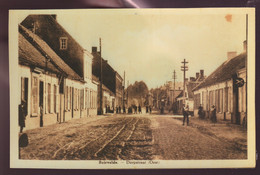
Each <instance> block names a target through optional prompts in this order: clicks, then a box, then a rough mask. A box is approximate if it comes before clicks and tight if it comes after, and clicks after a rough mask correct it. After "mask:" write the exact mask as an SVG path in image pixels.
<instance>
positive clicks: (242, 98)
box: [238, 69, 247, 124]
mask: <svg viewBox="0 0 260 175" xmlns="http://www.w3.org/2000/svg"><path fill="white" fill-rule="evenodd" d="M238 77H240V78H243V79H244V81H245V83H244V86H242V87H239V88H238V96H239V98H238V112H239V113H240V116H239V117H240V124H243V121H244V120H247V113H246V111H247V105H246V104H247V100H246V98H247V95H246V93H247V88H246V87H247V84H246V69H242V70H240V71H238Z"/></svg>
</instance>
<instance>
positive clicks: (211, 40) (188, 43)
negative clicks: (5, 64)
mask: <svg viewBox="0 0 260 175" xmlns="http://www.w3.org/2000/svg"><path fill="white" fill-rule="evenodd" d="M9 14H10V17H9V25H10V26H11V27H10V28H9V46H10V50H9V52H10V57H9V63H10V103H11V107H10V109H11V110H10V123H11V126H10V165H11V167H12V168H61V169H67V168H70V169H71V168H76V169H120V168H122V169H123V168H249V167H254V166H255V160H256V158H255V156H256V155H255V102H254V98H255V97H254V93H255V86H254V84H255V31H254V30H255V29H254V28H255V11H254V9H253V8H219V9H213V8H212V9H103V10H102V9H88V10H83V9H81V10H11V11H9Z"/></svg>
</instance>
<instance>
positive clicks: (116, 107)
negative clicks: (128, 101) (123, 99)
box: [116, 106, 118, 114]
mask: <svg viewBox="0 0 260 175" xmlns="http://www.w3.org/2000/svg"><path fill="white" fill-rule="evenodd" d="M116 113H117V114H118V106H116Z"/></svg>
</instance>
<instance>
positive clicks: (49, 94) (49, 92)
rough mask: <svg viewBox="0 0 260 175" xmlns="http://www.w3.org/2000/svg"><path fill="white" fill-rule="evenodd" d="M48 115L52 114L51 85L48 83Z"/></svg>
mask: <svg viewBox="0 0 260 175" xmlns="http://www.w3.org/2000/svg"><path fill="white" fill-rule="evenodd" d="M48 113H51V84H50V83H48Z"/></svg>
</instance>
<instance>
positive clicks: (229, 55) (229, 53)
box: [227, 52, 237, 60]
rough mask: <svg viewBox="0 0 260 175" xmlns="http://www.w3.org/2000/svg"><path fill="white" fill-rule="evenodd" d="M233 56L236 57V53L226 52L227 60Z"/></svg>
mask: <svg viewBox="0 0 260 175" xmlns="http://www.w3.org/2000/svg"><path fill="white" fill-rule="evenodd" d="M235 56H237V52H228V53H227V58H228V60H230V59H232V58H234V57H235Z"/></svg>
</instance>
